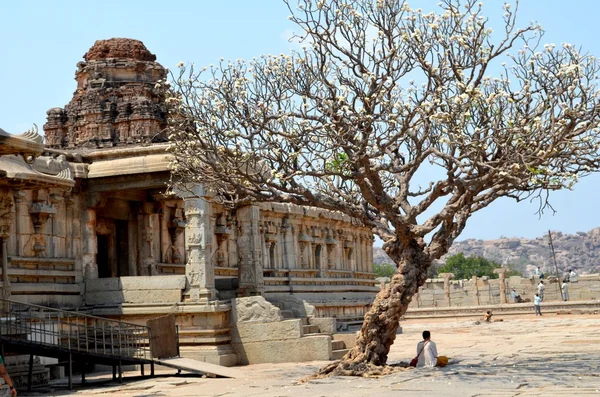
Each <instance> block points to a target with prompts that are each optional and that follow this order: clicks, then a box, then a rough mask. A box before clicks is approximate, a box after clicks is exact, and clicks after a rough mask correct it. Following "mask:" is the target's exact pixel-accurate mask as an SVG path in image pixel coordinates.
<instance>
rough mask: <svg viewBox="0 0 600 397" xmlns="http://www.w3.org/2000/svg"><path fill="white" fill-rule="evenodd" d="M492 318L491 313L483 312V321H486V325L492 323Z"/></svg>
mask: <svg viewBox="0 0 600 397" xmlns="http://www.w3.org/2000/svg"><path fill="white" fill-rule="evenodd" d="M492 316H493V314H492V311H491V310H488V311H487V312H485V315H484V316H483V320H484V321H487V322H488V323H491V322H492Z"/></svg>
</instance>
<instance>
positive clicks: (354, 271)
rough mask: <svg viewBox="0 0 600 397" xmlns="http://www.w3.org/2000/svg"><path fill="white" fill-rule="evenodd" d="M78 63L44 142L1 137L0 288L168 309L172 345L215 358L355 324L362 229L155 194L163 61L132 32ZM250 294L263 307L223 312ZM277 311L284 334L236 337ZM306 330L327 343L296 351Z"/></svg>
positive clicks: (160, 178) (50, 299)
mask: <svg viewBox="0 0 600 397" xmlns="http://www.w3.org/2000/svg"><path fill="white" fill-rule="evenodd" d="M84 58H85V62H80V63H79V64H78V69H77V71H76V73H75V79H76V80H77V90H76V91H75V94H74V96H73V99H72V100H71V101H70V102H69V104H67V105H66V106H65V108H64V109H62V108H54V109H50V110H49V111H48V121H47V123H46V124H45V125H44V130H45V133H46V146H44V145H42V143H41V137H39V135H37V134H36V133H35V131H31V132H29V133H27V134H25V135H23V136H20V137H17V136H12V135H9V134H7V133H5V132H4V131H0V132H1V134H0V143H2V145H0V155H1V157H0V174H2V176H3V178H2V179H1V181H0V242H1V244H0V247H1V251H2V252H1V254H2V255H0V258H4V259H3V260H2V269H3V273H2V274H3V278H2V280H3V283H2V291H3V293H4V295H3V296H5V297H6V296H10V297H11V299H15V300H19V301H24V302H30V303H37V304H42V305H49V306H55V307H60V308H65V309H85V310H87V312H89V313H92V314H97V315H102V316H108V317H113V318H119V319H123V320H126V321H130V322H136V323H145V321H146V320H147V319H150V318H154V317H157V316H160V315H164V314H169V313H172V314H174V315H175V317H176V321H177V323H178V324H179V327H180V337H181V343H182V346H181V352H182V354H183V355H184V356H188V357H193V358H196V359H200V360H205V361H209V362H213V363H217V364H222V365H235V364H237V363H238V362H244V363H245V362H253V361H254V362H256V360H259V361H261V362H262V361H268V360H269V355H268V354H263V353H261V352H260V349H262V348H261V347H260V346H263V345H264V346H270V347H269V349H271V348H272V349H275V350H277V351H278V352H279V353H278V356H277V358H276V361H285V360H287V359H289V360H297V359H300V358H302V359H323V358H324V357H325V358H328V357H333V356H334V355H333V354H332V353H331V352H332V348H331V337H330V336H327V335H331V334H332V333H333V332H334V331H335V328H336V326H335V320H334V321H333V323H332V322H331V321H329V320H327V321H325V320H322V319H321V318H325V317H329V318H335V319H337V320H338V321H340V320H341V321H354V320H358V319H362V317H363V315H364V313H365V311H366V310H367V309H368V308H369V305H370V304H371V302H372V300H373V298H374V296H375V294H376V293H377V291H378V287H376V285H375V284H376V282H375V280H374V278H375V275H374V273H373V261H372V256H373V251H372V246H373V235H372V233H371V231H370V230H369V229H368V228H366V227H364V226H362V225H361V224H359V223H358V222H357V221H356V220H354V219H351V218H349V217H347V216H345V215H343V214H341V213H337V212H332V211H327V210H322V209H317V208H309V207H300V206H295V205H290V204H280V203H260V204H257V203H247V204H244V205H240V206H238V207H235V208H229V207H224V206H222V205H219V204H216V203H213V202H211V201H210V198H211V194H210V192H208V191H206V190H204V189H203V188H202V187H200V186H194V187H191V188H190V189H187V190H182V191H179V192H177V194H176V195H165V189H166V185H167V182H168V181H169V177H170V174H169V162H170V160H171V155H170V154H168V153H167V152H166V149H167V145H168V143H165V142H164V141H165V140H166V136H165V135H164V128H165V123H166V114H165V106H164V102H163V98H162V97H161V96H160V95H159V93H158V91H156V90H155V88H154V87H155V85H156V83H157V82H158V81H159V80H160V79H163V78H164V77H165V69H164V68H163V67H162V66H161V65H160V64H159V63H157V62H156V57H155V56H154V55H153V54H151V53H150V52H149V51H148V50H147V49H146V47H145V46H144V45H143V44H142V43H141V42H139V41H137V40H131V39H110V40H100V41H97V42H96V43H95V44H94V45H93V46H92V48H90V50H89V51H88V52H87V53H86V54H85V56H84ZM251 296H262V297H264V298H265V300H258V301H251V302H246V303H245V304H246V306H245V307H244V309H241V306H240V310H242V311H243V314H239V312H236V313H237V314H236V315H235V316H231V313H232V302H233V301H235V299H238V298H239V297H251ZM240 305H241V303H240ZM278 310H279V311H280V312H281V315H282V318H285V319H286V320H285V321H291V320H293V321H291V322H290V323H288V324H292V325H291V327H292V328H290V329H289V332H288V333H287V334H286V335H287V336H285V337H284V336H282V335H280V336H277V335H274V334H273V335H271V337H272V338H271V339H269V340H268V341H264V340H261V336H260V335H258V334H257V335H255V334H252V332H255V331H248V332H251V334H244V332H242V331H241V329H240V330H238V324H244V325H243V326H241V327H243V328H244V329H245V330H250V329H252V330H255V329H260V326H259V325H257V324H260V323H261V322H262V320H261V319H264V318H268V319H271V320H272V318H273V317H272V314H273V313H276V312H277V311H278ZM261 311H265V312H266V313H270V315H268V316H267V315H264V313H262V312H261ZM238 316H240V317H238ZM248 319H250V320H251V321H248ZM311 319H312V320H311ZM238 320H239V321H238ZM240 321H241V322H240ZM269 321H270V320H269ZM311 321H312V323H311ZM317 324H319V325H317ZM332 324H333V325H332ZM281 327H284V328H285V327H286V325H281ZM319 331H320V332H321V333H323V332H324V333H325V334H326V335H325V336H324V337H323V338H320V339H311V341H312V342H314V343H317V342H318V343H317V345H318V346H325V347H326V348H325V350H324V351H319V352H312V353H311V351H310V350H307V349H303V346H305V345H306V343H308V342H307V341H306V340H299V339H298V338H302V337H303V336H304V334H307V333H311V334H314V333H316V332H319ZM256 332H259V331H256ZM232 338H235V341H234V342H232ZM291 340H293V343H292V342H285V341H291ZM312 342H311V343H312ZM244 343H253V345H252V346H254V347H253V349H256V350H253V352H252V354H251V353H250V352H248V353H247V354H246V353H243V345H244ZM265 343H266V344H265ZM337 345H338V346H339V345H340V344H339V343H338V344H337ZM342 345H343V344H342ZM285 346H288V347H287V348H285ZM315 346H316V345H315ZM327 346H328V347H327ZM338 353H339V352H338ZM339 354H341V353H339ZM253 357H254V358H253Z"/></svg>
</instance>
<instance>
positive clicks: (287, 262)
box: [279, 217, 294, 269]
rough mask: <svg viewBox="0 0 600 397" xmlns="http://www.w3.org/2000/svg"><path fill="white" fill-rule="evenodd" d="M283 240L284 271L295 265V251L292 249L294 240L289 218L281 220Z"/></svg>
mask: <svg viewBox="0 0 600 397" xmlns="http://www.w3.org/2000/svg"><path fill="white" fill-rule="evenodd" d="M279 230H280V233H281V240H282V241H283V243H282V245H283V260H282V267H283V268H284V269H291V267H292V264H293V263H294V249H293V247H292V243H293V241H294V240H293V238H292V227H291V226H290V224H289V219H288V218H287V217H285V218H283V219H282V220H281V227H280V229H279Z"/></svg>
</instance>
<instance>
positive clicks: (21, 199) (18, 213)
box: [14, 190, 27, 256]
mask: <svg viewBox="0 0 600 397" xmlns="http://www.w3.org/2000/svg"><path fill="white" fill-rule="evenodd" d="M26 197H27V193H25V192H24V191H23V190H17V191H16V192H15V193H14V198H15V220H16V222H15V238H16V239H15V245H16V247H17V249H16V251H15V253H16V256H23V244H22V242H21V238H22V236H21V235H22V233H23V222H24V220H23V216H24V214H26V213H27V203H26V200H25V199H26ZM23 206H25V210H23Z"/></svg>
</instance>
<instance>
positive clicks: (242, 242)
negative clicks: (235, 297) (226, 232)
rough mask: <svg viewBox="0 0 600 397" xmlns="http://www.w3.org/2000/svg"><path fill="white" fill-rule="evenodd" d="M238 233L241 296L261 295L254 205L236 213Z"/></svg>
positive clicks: (263, 285)
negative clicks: (238, 226)
mask: <svg viewBox="0 0 600 397" xmlns="http://www.w3.org/2000/svg"><path fill="white" fill-rule="evenodd" d="M237 218H238V224H239V225H240V233H239V237H238V241H237V245H238V258H239V269H240V273H239V274H240V276H239V289H240V292H241V293H242V295H245V296H247V295H262V294H263V293H264V289H265V284H264V280H263V266H262V258H261V241H260V237H261V234H260V230H259V222H260V208H259V207H258V206H255V205H250V206H246V207H242V208H239V209H238V211H237Z"/></svg>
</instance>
